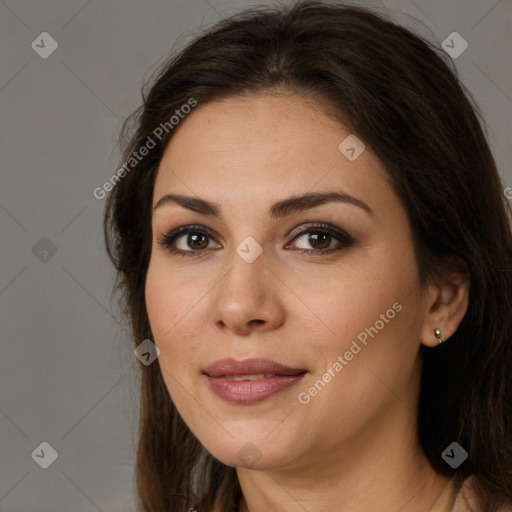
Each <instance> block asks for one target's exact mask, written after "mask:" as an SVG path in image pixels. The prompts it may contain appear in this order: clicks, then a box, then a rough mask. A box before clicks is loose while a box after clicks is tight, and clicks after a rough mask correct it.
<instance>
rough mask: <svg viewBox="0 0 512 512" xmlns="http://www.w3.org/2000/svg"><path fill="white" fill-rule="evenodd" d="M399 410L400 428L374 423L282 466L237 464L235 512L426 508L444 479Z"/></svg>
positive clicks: (422, 511) (413, 511)
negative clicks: (238, 492) (238, 488)
mask: <svg viewBox="0 0 512 512" xmlns="http://www.w3.org/2000/svg"><path fill="white" fill-rule="evenodd" d="M399 407H403V404H401V403H400V404H399ZM401 414H402V426H401V428H400V424H397V423H396V422H393V421H388V422H387V423H386V424H382V423H379V424H374V425H373V426H372V427H370V428H368V429H367V432H363V433H361V432H358V435H357V439H351V440H349V441H347V442H345V443H344V446H339V447H337V448H335V449H332V450H328V451H326V452H324V453H322V454H319V453H318V452H316V453H307V454H305V455H304V456H303V457H301V461H295V462H292V463H290V464H288V465H287V466H286V467H281V468H279V469H271V470H262V471H252V470H250V469H245V468H238V469H237V474H238V478H239V481H240V486H241V488H242V493H243V496H244V497H243V499H242V502H241V504H240V508H239V512H278V511H282V510H287V511H290V512H304V510H307V511H308V512H324V511H325V510H336V511H337V512H367V511H368V510H400V512H429V511H430V510H431V508H432V507H433V505H434V504H435V502H436V500H437V499H438V497H439V496H440V494H441V492H442V490H443V488H444V487H445V486H446V485H447V483H448V482H449V478H448V477H444V476H441V475H439V474H438V473H437V472H436V471H435V470H434V469H433V468H432V466H431V465H430V463H429V461H428V459H427V458H426V456H425V454H424V452H423V451H422V450H421V448H420V445H419V442H418V439H417V435H416V432H417V428H416V427H417V425H416V421H415V419H414V417H413V415H412V414H411V415H410V421H409V422H408V423H407V424H405V425H404V424H403V411H402V413H401ZM398 416H400V414H398ZM312 452H313V450H312Z"/></svg>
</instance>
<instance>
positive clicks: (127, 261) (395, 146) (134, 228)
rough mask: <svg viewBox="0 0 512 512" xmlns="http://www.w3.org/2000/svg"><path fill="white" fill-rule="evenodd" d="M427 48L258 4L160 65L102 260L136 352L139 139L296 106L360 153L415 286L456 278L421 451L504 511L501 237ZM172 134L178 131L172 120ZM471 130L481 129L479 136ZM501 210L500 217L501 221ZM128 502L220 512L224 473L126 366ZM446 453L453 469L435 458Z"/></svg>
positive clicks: (140, 327)
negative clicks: (346, 134) (129, 396)
mask: <svg viewBox="0 0 512 512" xmlns="http://www.w3.org/2000/svg"><path fill="white" fill-rule="evenodd" d="M449 60H450V59H449V58H448V57H447V56H446V54H443V52H442V50H441V49H440V48H438V47H437V46H436V45H434V44H432V43H430V42H428V41H426V40H425V39H423V38H421V37H419V36H416V35H414V34H413V33H412V32H410V31H409V30H407V29H405V28H403V27H401V26H400V25H397V24H395V23H393V22H391V21H389V20H387V19H386V18H385V17H384V16H382V15H381V14H378V13H376V12H370V11H369V10H367V9H364V8H361V7H357V6H343V5H335V4H332V3H324V2H318V1H301V2H298V3H295V4H293V5H288V6H282V5H276V6H271V7H269V6H264V7H263V6H262V7H258V8H253V9H251V10H248V11H245V12H242V13H239V14H237V15H235V16H232V17H230V18H228V19H225V20H223V21H221V22H219V23H217V24H216V25H215V26H214V27H213V28H211V29H210V30H208V31H207V32H206V33H204V34H203V35H201V36H200V37H198V38H196V39H195V40H194V41H193V42H191V43H190V44H188V45H187V46H186V47H185V48H184V49H183V50H182V51H180V52H179V54H178V55H175V56H173V57H172V58H171V59H170V61H169V62H168V63H166V65H165V66H164V68H163V70H162V71H161V72H160V73H159V75H158V76H157V77H156V79H155V80H154V81H153V83H152V84H151V86H150V87H148V88H147V89H146V90H145V91H143V105H142V106H141V107H140V108H139V109H138V110H137V111H136V112H134V114H132V116H131V117H130V118H129V119H128V120H127V122H126V123H125V125H124V127H123V132H122V135H123V137H124V139H123V147H124V154H123V162H125V161H127V160H128V159H129V158H130V156H131V155H133V153H134V152H137V151H138V150H139V149H140V148H141V147H142V146H143V145H145V144H147V141H148V137H152V140H153V141H154V142H156V147H154V148H153V149H151V150H150V151H149V153H148V154H147V156H145V157H144V158H142V159H141V160H140V161H138V162H137V163H136V165H133V168H132V169H130V170H129V172H127V173H123V174H126V175H125V176H124V177H123V178H122V179H121V180H120V181H119V183H118V184H117V185H116V186H115V188H114V189H113V191H112V192H111V193H110V195H109V197H108V200H107V204H106V211H105V237H106V243H107V250H108V254H109V256H110V258H111V259H112V261H113V263H114V265H115V267H116V269H117V280H116V287H115V290H117V291H120V292H122V297H121V299H122V302H121V303H122V304H123V311H124V312H125V314H126V315H127V316H128V317H129V318H130V320H131V325H132V330H133V337H134V343H135V344H136V345H137V344H139V343H140V342H141V341H142V340H144V339H146V338H152V334H151V328H150V325H149V321H148V316H147V312H146V306H145V299H144V288H145V278H146V272H147V268H148V263H149V258H150V253H151V206H152V197H153V186H154V181H155V176H156V172H157V169H158V165H159V163H160V160H161V158H162V154H163V151H164V149H165V147H166V145H167V143H168V142H169V140H170V138H171V137H172V135H173V133H174V131H175V130H173V129H171V127H169V126H168V127H167V128H168V132H167V131H164V132H163V136H162V137H161V140H160V139H159V138H157V137H155V135H154V130H155V128H157V127H158V126H161V125H162V123H165V122H168V121H169V119H170V118H171V117H172V116H173V114H174V113H175V111H176V110H179V109H180V108H181V107H182V106H183V105H185V104H187V103H188V104H190V101H191V99H192V100H193V101H197V102H198V105H199V106H198V107H197V108H200V105H201V104H205V103H207V102H211V101H215V100H217V99H220V98H224V97H230V96H231V97H232V96H235V95H243V94H253V93H254V94H258V93H263V94H265V93H270V92H272V93H276V94H279V93H280V92H281V93H286V92H292V93H298V94H300V95H301V96H302V97H304V98H305V99H306V100H308V101H309V100H314V101H316V102H318V104H319V105H320V104H321V105H328V106H329V108H330V113H331V115H332V116H334V117H335V118H336V119H337V120H338V121H339V122H340V123H342V124H343V125H344V126H345V127H346V128H347V129H349V130H350V131H351V132H352V133H355V134H357V136H358V137H359V138H360V139H361V140H363V141H364V143H365V144H367V145H368V146H370V147H371V148H372V149H373V151H374V152H375V154H376V155H377V156H378V158H379V159H380V161H381V162H382V163H383V164H384V166H385V168H386V169H387V172H388V173H389V177H390V179H391V181H392V184H393V186H394V189H395V190H396V193H397V194H398V196H399V198H400V200H401V201H402V203H403V205H404V207H405V208H406V211H407V213H408V215H409V219H410V222H411V225H412V229H413V237H414V244H415V250H416V255H417V261H418V268H419V270H420V274H421V278H422V284H425V283H426V282H428V281H430V280H432V279H440V278H442V277H443V272H444V271H446V270H449V269H450V268H455V266H457V267H462V268H464V269H466V271H467V272H468V273H469V276H470V280H471V292H470V301H469V306H468V310H467V313H466V315H465V317H464V319H463V320H462V322H461V324H460V326H459V329H458V330H457V332H456V333H455V334H454V335H453V336H452V337H451V338H450V339H449V340H448V341H447V342H446V343H444V344H443V345H441V346H438V347H436V348H435V349H426V347H422V348H421V350H422V351H423V373H422V388H421V396H420V402H419V410H418V424H419V427H418V428H419V437H420V442H421V446H422V447H423V449H424V451H425V453H426V454H427V456H428V458H429V460H430V462H431V463H432V465H433V466H434V467H435V468H436V470H437V471H438V472H439V473H442V474H445V475H451V474H455V475H456V481H457V485H458V486H459V487H460V485H461V483H462V481H463V480H464V479H465V478H466V477H468V476H469V475H471V474H474V475H476V479H477V483H478V488H477V490H478V492H479V494H480V496H481V499H482V503H483V505H484V510H485V511H486V512H495V511H497V510H498V508H499V507H500V506H502V505H504V504H506V503H509V504H510V502H511V501H512V404H511V400H512V398H511V397H512V384H511V379H512V299H511V297H512V272H511V261H512V236H511V224H510V216H509V214H510V205H509V204H508V203H507V201H506V199H505V197H504V194H503V187H502V184H501V183H500V178H499V175H498V172H497V169H496V164H495V162H494V159H493V156H492V154H491V151H490V149H489V145H488V143H487V141H486V138H485V135H484V132H483V129H482V126H483V120H482V116H481V114H480V112H479V109H478V107H477V106H476V104H475V102H474V100H473V99H472V96H471V94H470V93H469V92H468V91H467V90H466V88H465V87H464V86H463V84H462V83H461V82H460V81H459V79H458V77H457V73H456V71H455V70H454V69H450V68H451V66H449V65H447V63H446V62H448V61H449ZM181 122H186V120H185V121H181ZM481 122H482V124H481ZM507 208H508V212H507ZM141 371H142V381H141V411H140V433H139V435H140V437H139V444H138V452H137V466H136V470H137V488H138V495H139V499H140V505H141V509H142V510H144V511H146V512H149V511H151V512H170V511H172V512H175V511H178V510H188V509H189V508H191V507H194V506H195V507H196V508H198V509H199V511H200V512H202V511H205V512H206V511H208V512H210V511H212V510H221V511H222V512H228V511H236V507H237V504H238V502H239V500H240V497H241V490H240V486H239V483H238V480H237V476H236V471H235V469H234V468H232V467H228V466H226V465H224V464H222V463H221V462H220V461H218V460H217V459H215V458H214V457H212V456H211V454H209V453H208V452H207V451H206V450H205V448H204V447H202V446H201V444H200V443H199V441H198V440H197V439H196V438H195V436H194V435H193V434H192V433H191V431H190V430H189V429H188V427H187V426H186V425H185V423H184V422H183V420H182V419H181V417H180V415H179V413H178V411H177V410H176V408H175V407H174V405H173V403H172V401H171V399H170V397H169V393H168V391H167V389H166V386H165V383H164V380H163V378H162V374H161V371H160V367H159V365H158V364H152V365H149V366H144V365H141ZM453 441H457V442H458V443H459V444H460V445H461V446H462V447H464V448H465V450H466V451H467V452H468V453H469V458H468V459H467V460H466V461H465V462H464V463H463V464H462V465H461V466H460V467H459V468H457V469H456V470H452V469H451V468H450V467H449V466H448V465H447V464H446V463H445V462H444V461H443V460H442V458H441V453H442V452H443V450H444V449H445V448H446V447H447V446H448V445H449V444H451V443H452V442H453Z"/></svg>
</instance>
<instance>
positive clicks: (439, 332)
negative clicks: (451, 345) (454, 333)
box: [434, 329, 443, 343]
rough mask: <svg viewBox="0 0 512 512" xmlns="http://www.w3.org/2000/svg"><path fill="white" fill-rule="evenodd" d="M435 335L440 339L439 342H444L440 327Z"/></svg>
mask: <svg viewBox="0 0 512 512" xmlns="http://www.w3.org/2000/svg"><path fill="white" fill-rule="evenodd" d="M434 335H435V337H436V338H437V339H438V340H439V343H443V340H442V339H441V331H440V330H439V329H436V330H435V331H434Z"/></svg>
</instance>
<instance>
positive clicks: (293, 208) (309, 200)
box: [153, 191, 375, 219]
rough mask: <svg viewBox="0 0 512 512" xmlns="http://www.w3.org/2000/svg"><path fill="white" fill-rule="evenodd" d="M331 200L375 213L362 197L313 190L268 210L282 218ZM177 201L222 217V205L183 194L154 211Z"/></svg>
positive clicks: (168, 196) (167, 199)
mask: <svg viewBox="0 0 512 512" xmlns="http://www.w3.org/2000/svg"><path fill="white" fill-rule="evenodd" d="M331 202H341V203H347V204H352V205H354V206H357V207H359V208H361V209H362V210H364V211H365V212H366V213H368V214H369V215H375V213H374V212H373V210H372V209H371V208H370V207H369V206H368V205H367V204H366V203H365V202H364V201H362V200H361V199H357V198H356V197H354V196H351V195H350V194H347V193H345V192H336V191H331V192H312V193H306V194H301V195H296V196H290V197H288V198H286V199H283V200H281V201H278V202H277V203H274V204H273V205H272V206H271V207H270V208H269V210H268V212H267V213H268V215H269V216H270V218H272V219H280V218H283V217H286V216H288V215H291V214H293V213H297V212H301V211H304V210H309V209H311V208H315V207H317V206H321V205H323V204H327V203H331ZM170 203H175V204H178V205H179V206H181V207H183V208H186V209H188V210H192V211H193V212H196V213H200V214H202V215H207V216H212V217H217V218H220V217H221V213H220V212H221V207H220V205H219V204H217V203H213V202H211V201H207V200H206V199H201V198H198V197H192V196H184V195H181V194H166V195H165V196H163V197H161V198H160V199H159V200H158V202H157V203H156V204H155V206H154V208H153V211H155V210H157V209H158V208H161V207H162V206H164V205H165V204H170Z"/></svg>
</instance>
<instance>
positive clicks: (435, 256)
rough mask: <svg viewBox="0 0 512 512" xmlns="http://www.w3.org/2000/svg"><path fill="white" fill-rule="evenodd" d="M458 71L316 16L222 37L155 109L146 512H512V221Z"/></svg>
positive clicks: (360, 12)
mask: <svg viewBox="0 0 512 512" xmlns="http://www.w3.org/2000/svg"><path fill="white" fill-rule="evenodd" d="M443 59H444V60H446V58H441V57H440V56H439V54H438V52H437V51H436V50H435V49H433V48H432V47H430V46H429V44H428V43H426V42H425V41H423V40H422V39H420V38H419V37H417V36H415V35H413V34H412V33H411V32H409V31H408V30H406V29H404V28H402V27H400V26H397V25H395V24H394V23H392V22H390V21H387V20H385V19H383V18H382V17H381V16H379V15H377V14H375V13H372V12H370V11H368V10H365V9H363V8H359V7H347V6H341V5H332V4H327V3H322V2H310V1H306V2H299V3H297V4H295V5H293V6H289V7H275V8H274V7H272V8H270V7H265V8H259V9H254V10H251V11H246V12H244V13H241V14H239V15H237V16H234V17H232V18H230V19H227V20H224V21H222V22H220V23H218V24H217V25H216V26H215V27H213V28H212V29H211V30H209V31H208V32H207V33H205V34H204V35H202V36H201V37H199V38H197V39H196V40H195V41H193V42H192V43H190V44H189V45H188V46H187V47H186V48H185V49H184V50H183V51H181V52H180V54H179V55H177V56H176V57H174V58H172V60H171V61H170V62H169V63H168V64H166V66H165V67H164V69H163V70H162V72H161V74H160V75H159V77H158V78H157V80H156V81H155V82H154V83H153V84H152V86H151V88H150V90H149V92H148V93H147V94H146V95H145V98H144V103H143V105H142V107H141V109H140V110H139V111H138V112H136V113H135V114H134V116H133V120H135V121H136V123H137V124H136V128H135V131H134V133H133V134H131V136H130V139H129V142H128V143H127V144H126V146H125V151H124V158H123V167H122V168H121V169H120V172H119V178H120V179H119V182H118V184H117V185H116V186H115V188H114V190H113V191H112V192H111V194H110V196H109V199H108V203H107V207H106V213H105V235H106V241H107V247H108V251H109V255H110V257H111V259H112V261H113V262H114V264H115V266H116V269H117V271H118V282H117V288H118V289H119V290H121V291H123V293H124V295H123V296H124V299H125V305H126V313H127V314H128V315H129V318H130V319H131V322H132V328H133V334H134V340H135V345H136V346H139V344H140V343H141V342H142V340H147V339H149V340H152V341H153V342H154V344H155V345H156V347H158V349H159V357H158V358H157V359H155V361H154V362H152V363H151V364H150V361H151V360H152V358H150V357H149V354H150V352H149V351H147V352H146V354H147V357H146V362H145V363H144V364H143V365H141V370H142V384H141V386H142V387H141V418H140V420H141V424H140V438H139V445H138V453H137V488H138V494H139V498H140V504H141V509H142V510H144V511H151V512H156V511H162V512H163V511H178V510H198V511H199V512H202V511H207V512H211V511H222V512H227V511H238V512H260V511H277V510H286V511H308V512H316V511H319V510H326V509H327V508H329V509H330V510H336V511H338V512H346V511H351V512H354V511H363V510H364V511H367V510H372V511H380V510H382V511H390V510H400V511H402V512H406V511H415V512H427V511H433V512H434V511H435V512H440V511H448V510H453V511H457V512H460V511H470V510H471V511H485V512H497V511H500V510H509V508H510V507H511V506H512V442H511V427H512V406H511V399H510V396H511V391H512V389H511V387H512V386H511V378H510V375H511V374H512V344H511V340H512V321H511V318H512V300H511V297H510V290H511V289H512V274H511V265H510V262H511V257H512V237H511V228H510V218H509V217H508V214H507V208H508V211H509V212H510V208H509V206H508V204H507V203H506V199H505V198H504V194H503V186H502V184H501V183H500V179H499V175H498V172H497V170H496V165H495V162H494V160H493V157H492V155H491V152H490V150H489V146H488V144H487V142H486V139H485V137H484V134H483V131H482V128H481V126H480V123H479V120H478V117H477V113H478V109H477V107H476V106H474V105H473V104H472V103H471V101H470V99H468V98H470V97H471V96H470V94H469V93H468V92H467V91H466V90H465V89H464V87H463V85H462V84H461V83H460V82H459V81H458V79H457V77H456V75H455V74H454V73H453V72H452V71H451V70H450V68H449V67H448V66H447V65H446V64H445V62H444V60H443ZM125 131H126V132H128V124H127V125H126V130H125ZM145 343H146V345H144V346H145V347H146V350H147V348H148V345H147V343H148V342H147V341H146V342H145ZM142 360H143V362H144V359H142ZM507 507H509V508H507Z"/></svg>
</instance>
